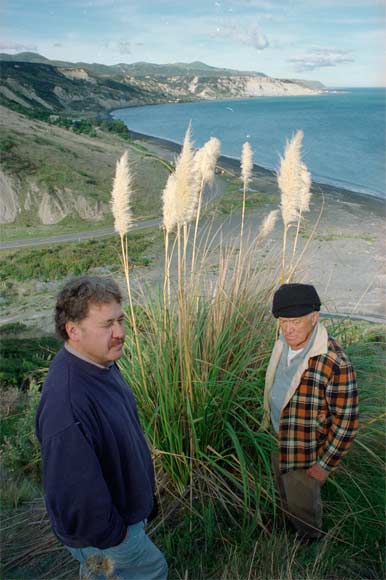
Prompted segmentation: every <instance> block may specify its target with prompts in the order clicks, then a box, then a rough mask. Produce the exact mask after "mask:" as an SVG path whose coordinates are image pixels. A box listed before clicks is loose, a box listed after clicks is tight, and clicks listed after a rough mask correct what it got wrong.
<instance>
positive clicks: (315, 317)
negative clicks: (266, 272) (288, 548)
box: [264, 284, 358, 542]
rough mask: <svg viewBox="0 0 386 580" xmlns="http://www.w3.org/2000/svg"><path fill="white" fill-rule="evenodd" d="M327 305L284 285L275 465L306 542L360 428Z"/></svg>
mask: <svg viewBox="0 0 386 580" xmlns="http://www.w3.org/2000/svg"><path fill="white" fill-rule="evenodd" d="M320 306H321V302H320V299H319V296H318V294H317V292H316V290H315V288H314V287H313V286H311V285H309V284H283V285H282V286H280V288H279V289H278V290H277V291H276V293H275V295H274V298H273V307H272V313H273V315H274V316H275V318H278V320H279V328H280V336H279V339H278V340H277V342H276V344H275V346H274V349H273V352H272V355H271V359H270V362H269V366H268V369H267V373H266V386H265V398H264V402H265V409H266V411H267V412H268V413H269V414H270V419H271V424H272V428H273V430H274V432H275V433H276V435H277V438H278V447H279V453H278V456H275V457H273V461H272V463H273V469H274V472H275V476H276V480H277V484H278V489H279V493H280V497H281V501H282V506H283V509H284V511H285V513H286V514H287V515H288V517H289V519H290V521H291V523H292V524H293V525H294V527H295V529H296V531H297V533H298V535H299V537H300V539H301V540H302V541H304V542H309V541H312V540H315V539H317V538H319V537H320V536H321V534H322V504H321V498H320V488H321V486H322V484H323V483H324V482H325V481H326V479H327V477H328V476H329V475H330V473H331V472H332V471H334V470H335V469H336V468H337V466H338V465H339V463H340V461H341V460H342V458H343V456H344V455H345V454H346V453H347V451H348V449H349V447H350V445H351V443H352V441H353V438H354V436H355V433H356V431H357V429H358V393H357V387H356V377H355V372H354V370H353V367H352V365H351V363H350V361H349V359H348V357H347V355H346V354H345V353H344V352H343V350H342V348H341V347H340V346H339V344H338V343H337V342H336V341H335V340H334V339H333V338H332V337H331V336H329V335H328V333H327V330H326V329H325V328H324V326H322V325H321V324H320V322H319V310H320Z"/></svg>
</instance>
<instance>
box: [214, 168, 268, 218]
mask: <svg viewBox="0 0 386 580" xmlns="http://www.w3.org/2000/svg"><path fill="white" fill-rule="evenodd" d="M224 181H225V183H226V185H225V190H224V194H223V195H222V197H221V198H220V199H219V200H216V201H215V202H213V204H212V207H211V212H212V213H213V212H215V213H220V214H230V213H233V212H235V211H238V210H241V208H242V203H243V200H242V184H241V180H240V179H239V178H237V177H233V178H231V177H226V178H224ZM250 187H251V188H253V179H252V182H251V186H250ZM277 203H278V198H277V195H275V194H269V193H261V192H259V191H252V190H249V191H247V194H246V200H245V207H246V209H251V208H255V207H261V206H268V205H269V206H271V205H272V207H273V206H276V205H277Z"/></svg>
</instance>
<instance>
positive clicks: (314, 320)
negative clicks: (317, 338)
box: [312, 310, 320, 326]
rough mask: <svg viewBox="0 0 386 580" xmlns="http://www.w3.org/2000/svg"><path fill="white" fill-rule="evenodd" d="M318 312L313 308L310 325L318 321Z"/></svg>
mask: <svg viewBox="0 0 386 580" xmlns="http://www.w3.org/2000/svg"><path fill="white" fill-rule="evenodd" d="M319 314H320V313H319V312H318V310H314V312H313V313H312V326H315V324H316V323H317V322H318V320H319Z"/></svg>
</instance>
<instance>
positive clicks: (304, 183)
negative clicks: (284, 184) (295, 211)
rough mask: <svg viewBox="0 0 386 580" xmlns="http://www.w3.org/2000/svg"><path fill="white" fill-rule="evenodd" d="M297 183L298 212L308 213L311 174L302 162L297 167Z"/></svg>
mask: <svg viewBox="0 0 386 580" xmlns="http://www.w3.org/2000/svg"><path fill="white" fill-rule="evenodd" d="M299 182H300V185H299V199H298V206H299V212H300V213H301V214H302V213H304V212H305V211H310V200H311V173H310V172H309V171H308V169H307V167H306V165H305V164H304V163H303V162H302V163H301V164H300V167H299Z"/></svg>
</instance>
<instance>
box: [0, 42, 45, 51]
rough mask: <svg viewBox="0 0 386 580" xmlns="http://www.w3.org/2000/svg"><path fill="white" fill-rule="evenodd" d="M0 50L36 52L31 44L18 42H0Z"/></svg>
mask: <svg viewBox="0 0 386 580" xmlns="http://www.w3.org/2000/svg"><path fill="white" fill-rule="evenodd" d="M0 50H14V51H16V52H20V51H21V52H24V51H26V50H27V51H35V52H36V51H37V50H38V48H37V46H36V45H33V44H21V43H19V42H4V41H3V42H2V41H0Z"/></svg>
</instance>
